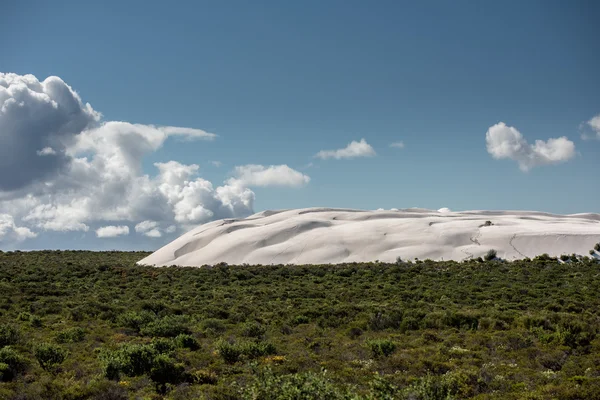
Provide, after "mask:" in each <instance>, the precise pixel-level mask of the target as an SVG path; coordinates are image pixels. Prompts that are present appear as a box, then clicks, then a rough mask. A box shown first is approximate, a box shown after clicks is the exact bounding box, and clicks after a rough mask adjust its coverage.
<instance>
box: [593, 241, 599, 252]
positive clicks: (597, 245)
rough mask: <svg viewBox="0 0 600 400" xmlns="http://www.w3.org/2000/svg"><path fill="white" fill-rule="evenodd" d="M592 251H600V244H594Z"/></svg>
mask: <svg viewBox="0 0 600 400" xmlns="http://www.w3.org/2000/svg"><path fill="white" fill-rule="evenodd" d="M594 250H596V251H600V243H596V244H595V245H594Z"/></svg>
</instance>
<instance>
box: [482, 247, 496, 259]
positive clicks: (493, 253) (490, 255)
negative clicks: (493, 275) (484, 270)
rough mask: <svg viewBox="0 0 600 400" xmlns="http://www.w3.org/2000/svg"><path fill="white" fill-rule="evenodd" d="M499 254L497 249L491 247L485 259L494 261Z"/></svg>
mask: <svg viewBox="0 0 600 400" xmlns="http://www.w3.org/2000/svg"><path fill="white" fill-rule="evenodd" d="M497 255H498V253H497V252H496V250H494V249H490V250H488V252H487V253H485V257H484V259H485V261H492V260H494V259H495V258H496V256H497Z"/></svg>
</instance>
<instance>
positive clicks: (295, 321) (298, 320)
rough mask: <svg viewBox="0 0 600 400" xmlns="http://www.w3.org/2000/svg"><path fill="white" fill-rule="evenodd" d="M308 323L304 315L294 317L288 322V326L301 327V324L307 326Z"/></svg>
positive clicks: (308, 320)
mask: <svg viewBox="0 0 600 400" xmlns="http://www.w3.org/2000/svg"><path fill="white" fill-rule="evenodd" d="M309 322H310V319H309V318H308V317H307V316H306V315H296V316H295V317H294V318H292V320H291V321H290V325H292V326H298V325H301V324H308V323H309Z"/></svg>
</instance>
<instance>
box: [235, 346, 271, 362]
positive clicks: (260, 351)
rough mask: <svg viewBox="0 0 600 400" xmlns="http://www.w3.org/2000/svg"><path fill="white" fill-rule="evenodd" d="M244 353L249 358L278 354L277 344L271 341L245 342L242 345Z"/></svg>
mask: <svg viewBox="0 0 600 400" xmlns="http://www.w3.org/2000/svg"><path fill="white" fill-rule="evenodd" d="M240 348H241V350H242V354H243V355H244V356H246V357H247V358H249V359H254V358H258V357H262V356H268V355H272V354H276V353H277V350H276V349H275V345H273V343H270V342H245V343H242V344H241V345H240Z"/></svg>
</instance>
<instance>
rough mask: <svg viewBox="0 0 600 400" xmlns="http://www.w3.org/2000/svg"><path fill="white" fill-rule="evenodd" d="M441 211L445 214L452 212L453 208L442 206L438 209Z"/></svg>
mask: <svg viewBox="0 0 600 400" xmlns="http://www.w3.org/2000/svg"><path fill="white" fill-rule="evenodd" d="M438 212H439V213H442V214H445V213H449V212H452V210H450V209H449V208H448V207H442V208H440V209H439V210H438Z"/></svg>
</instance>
